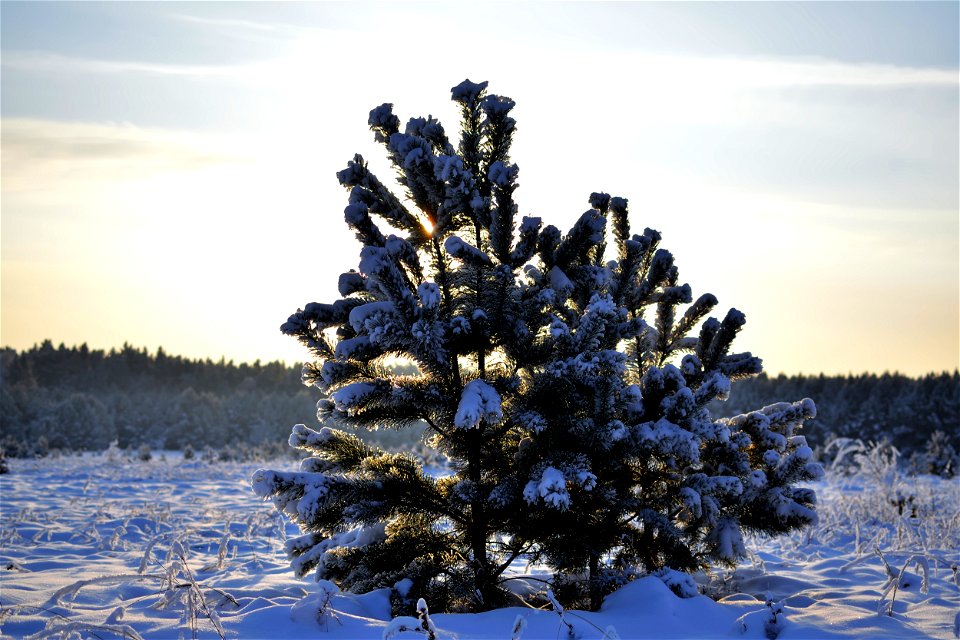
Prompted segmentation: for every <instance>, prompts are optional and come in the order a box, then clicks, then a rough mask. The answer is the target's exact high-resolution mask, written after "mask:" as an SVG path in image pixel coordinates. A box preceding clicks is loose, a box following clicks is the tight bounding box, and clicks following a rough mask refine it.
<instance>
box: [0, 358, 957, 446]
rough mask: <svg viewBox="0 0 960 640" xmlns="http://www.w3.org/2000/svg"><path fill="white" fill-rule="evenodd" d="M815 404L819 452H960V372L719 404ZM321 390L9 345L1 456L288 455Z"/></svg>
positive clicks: (184, 365)
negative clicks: (855, 446) (113, 448)
mask: <svg viewBox="0 0 960 640" xmlns="http://www.w3.org/2000/svg"><path fill="white" fill-rule="evenodd" d="M802 398H812V399H813V400H814V401H815V402H816V405H817V409H818V415H817V417H816V418H815V419H813V420H811V421H809V422H808V423H807V427H806V428H805V431H804V435H805V436H806V437H807V440H808V442H809V443H810V444H811V446H814V447H815V448H822V447H823V446H824V445H825V444H826V443H827V442H828V441H829V440H830V439H832V438H835V437H851V438H859V439H861V440H864V441H868V440H872V441H877V442H880V441H884V440H887V441H889V442H891V443H892V444H893V445H895V446H896V447H898V448H899V449H900V451H901V453H903V454H904V455H905V456H906V455H909V454H910V453H912V452H920V451H922V450H923V449H924V447H925V445H926V444H927V443H928V441H929V440H930V438H931V436H932V434H933V433H934V432H936V431H942V432H944V433H945V435H946V437H947V438H948V439H949V441H950V443H951V444H952V446H953V448H954V449H958V450H960V436H958V429H957V427H958V425H960V373H958V372H957V371H956V370H955V371H953V372H952V373H948V372H943V373H931V374H928V375H925V376H922V377H919V378H911V377H908V376H904V375H901V374H897V373H884V374H879V375H878V374H872V373H871V374H859V375H846V376H825V375H793V376H784V375H780V376H776V377H768V376H766V375H760V376H758V377H756V378H751V379H747V380H742V381H739V382H734V383H733V385H732V390H731V393H730V399H729V400H728V401H726V402H723V403H715V404H714V406H711V411H712V413H713V415H714V416H718V417H725V416H731V415H737V414H739V413H744V412H748V411H752V410H755V409H759V408H761V407H763V406H765V405H768V404H772V403H774V402H781V401H794V400H799V399H802ZM319 399H320V395H319V392H318V391H317V390H316V389H311V388H308V387H304V386H303V385H302V384H301V383H300V366H299V365H295V366H290V365H285V364H284V363H282V362H279V361H276V362H269V363H266V364H264V363H261V362H259V361H257V362H254V363H253V364H247V363H241V364H235V363H233V362H232V361H226V360H224V359H221V360H220V361H218V362H214V361H211V360H209V359H207V360H191V359H187V358H183V357H180V356H173V355H170V354H168V353H166V352H165V351H164V350H163V349H162V348H161V349H158V350H157V351H156V352H154V353H150V352H149V351H148V350H147V349H145V348H135V347H132V346H130V345H124V346H123V347H122V348H121V349H118V350H117V349H112V350H110V351H102V350H93V349H89V348H88V347H87V346H86V345H81V346H79V347H76V346H75V347H66V346H64V345H62V344H61V345H60V346H57V347H55V346H54V345H53V343H52V342H51V341H45V342H43V343H42V344H40V345H36V346H34V347H33V348H31V349H28V350H25V351H21V352H17V351H15V350H14V349H11V348H3V349H2V350H0V420H2V424H0V426H2V434H3V436H2V449H3V450H4V451H5V453H6V455H8V456H13V457H22V456H35V455H45V453H46V452H47V451H49V450H53V449H60V450H74V451H83V450H102V449H105V448H107V447H108V446H109V444H110V443H111V442H113V441H114V440H116V441H117V442H118V445H119V446H120V447H121V448H127V447H132V448H137V447H140V446H142V445H147V446H150V447H154V448H165V449H182V448H184V447H186V446H187V445H190V447H191V448H193V449H195V450H198V449H203V448H206V447H211V448H214V449H218V450H224V449H227V450H229V449H233V450H235V452H237V454H238V455H241V457H242V455H252V454H253V453H255V452H261V453H262V452H263V451H264V450H268V451H270V452H276V453H280V452H282V451H283V450H284V449H286V440H287V436H288V435H289V433H290V427H291V426H292V425H294V424H297V423H304V424H307V425H311V424H315V422H316V415H315V407H316V402H317V400H319ZM361 435H362V436H363V437H365V439H367V440H369V441H372V442H374V443H376V444H378V445H380V446H384V447H386V448H391V449H401V448H413V447H416V444H417V442H418V441H419V437H420V433H419V432H418V431H416V430H412V431H410V432H408V433H402V432H401V433H398V432H395V431H391V430H384V431H378V432H374V433H371V434H361Z"/></svg>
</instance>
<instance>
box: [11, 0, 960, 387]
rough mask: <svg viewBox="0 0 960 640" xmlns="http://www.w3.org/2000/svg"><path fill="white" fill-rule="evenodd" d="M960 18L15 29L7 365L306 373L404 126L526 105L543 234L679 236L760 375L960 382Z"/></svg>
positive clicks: (152, 17)
mask: <svg viewBox="0 0 960 640" xmlns="http://www.w3.org/2000/svg"><path fill="white" fill-rule="evenodd" d="M958 24H960V4H958V3H956V2H946V3H934V2H929V3H913V2H910V3H870V2H863V3H861V2H857V3H789V2H778V3H734V4H726V3H666V4H660V3H627V2H616V3H601V2H590V3H578V2H564V3H536V2H524V3H509V2H497V3H480V2H476V3H415V4H411V3H396V2H391V3H364V2H351V3H335V2H323V3H230V2H223V3H189V2H177V3H150V2H138V3H128V2H117V3H93V2H77V3H32V2H25V3H19V2H7V1H4V2H2V3H0V29H2V34H0V35H2V38H0V64H2V74H0V116H2V123H0V143H2V154H0V161H2V165H0V178H2V180H0V184H2V187H0V189H2V191H0V199H2V200H0V202H2V217H0V222H2V226H0V260H2V265H0V277H2V283H0V321H2V324H0V343H2V345H4V346H9V347H13V348H16V349H25V348H29V347H31V346H32V345H34V344H36V343H39V342H40V341H42V340H44V339H47V338H49V339H51V340H53V342H54V344H59V343H61V342H63V343H65V344H67V345H68V346H70V345H74V344H80V343H84V342H86V343H87V344H88V345H89V346H91V347H92V348H100V349H109V348H111V347H119V346H121V345H122V344H123V343H124V342H127V343H130V344H132V345H134V346H143V347H147V348H149V349H150V350H151V351H152V350H155V349H156V348H157V347H159V346H162V347H163V348H164V350H165V351H167V352H168V353H173V354H180V355H184V356H188V357H191V358H207V357H209V358H212V359H214V360H218V359H220V357H221V356H223V357H226V359H228V360H234V361H236V362H242V361H247V362H252V361H253V360H255V359H260V360H262V361H272V360H277V359H280V360H285V361H287V362H289V363H293V362H297V361H300V360H302V359H304V358H305V357H306V355H307V354H306V352H305V350H304V349H303V348H302V347H300V346H299V345H298V344H297V343H296V342H295V341H294V340H293V339H291V338H288V337H286V336H283V335H281V334H280V332H279V326H280V324H281V323H282V322H283V321H284V320H285V319H286V318H287V316H288V315H289V314H290V313H292V312H293V311H295V310H296V309H297V308H298V307H302V306H303V305H304V304H306V303H308V302H312V301H319V302H331V301H333V300H334V299H336V298H337V297H338V296H337V292H336V284H337V276H338V275H339V274H340V273H341V272H343V271H346V270H348V269H351V268H356V266H357V264H358V260H359V250H360V246H359V244H358V243H357V241H356V240H355V239H354V238H353V236H352V234H351V233H350V232H349V231H348V229H347V227H346V225H345V223H344V222H343V209H344V207H345V206H346V203H347V202H346V198H347V194H346V192H345V191H344V190H343V189H342V187H340V186H339V184H338V183H337V180H336V177H335V173H336V172H337V171H338V170H340V169H342V168H344V167H345V166H346V163H347V161H348V160H350V159H351V158H352V157H353V155H354V154H355V153H360V154H362V155H363V156H364V157H365V158H366V159H367V160H369V162H370V166H371V168H372V169H373V170H374V171H375V172H376V173H377V174H378V175H379V176H380V177H381V179H383V180H384V181H385V182H391V183H392V176H393V173H392V171H391V170H390V168H389V165H388V164H387V162H386V159H385V157H384V153H383V150H382V148H381V147H380V146H379V145H377V144H376V143H375V142H374V140H373V136H372V134H371V133H370V131H369V129H368V127H367V124H366V121H367V114H368V112H369V111H370V109H371V108H373V107H375V106H377V105H379V104H381V103H383V102H392V103H393V104H394V105H395V113H397V114H398V115H399V116H400V117H401V119H402V120H405V119H407V118H409V117H415V116H422V115H427V114H432V115H434V116H436V117H438V118H439V119H440V120H441V121H442V122H443V123H444V124H445V127H446V129H447V131H448V132H450V133H451V134H452V133H453V132H455V131H456V130H457V123H458V114H457V111H456V109H455V106H454V104H453V103H452V102H451V101H450V88H451V87H453V86H454V85H456V84H458V83H459V82H460V81H461V80H463V79H464V78H469V79H471V80H473V81H481V80H487V81H489V82H490V91H491V92H493V93H497V94H500V95H506V96H510V97H511V98H513V99H514V100H515V101H516V102H517V106H516V108H515V110H514V114H513V115H514V116H515V118H516V119H517V122H518V131H517V134H516V137H515V142H514V147H513V150H512V153H511V157H512V159H513V161H514V162H516V164H517V165H518V166H519V168H520V175H519V183H520V188H519V189H518V191H517V193H516V199H517V201H518V203H519V206H520V213H521V214H522V215H538V216H542V217H543V218H544V220H545V223H551V224H554V225H556V226H558V227H559V228H561V229H568V228H569V227H570V226H571V225H572V224H573V222H574V221H575V220H576V218H577V217H578V216H579V214H581V213H582V212H583V211H584V210H585V209H587V208H588V204H587V198H588V196H589V194H590V193H591V192H592V191H606V192H608V193H611V194H613V195H619V196H622V197H626V198H628V199H629V201H630V211H631V223H632V226H633V227H634V228H636V229H642V228H643V227H645V226H649V227H652V228H654V229H658V230H659V231H661V233H662V234H663V241H662V245H661V246H663V247H665V248H667V249H669V250H670V251H671V252H672V253H673V254H674V256H675V258H676V261H677V264H678V266H679V268H680V277H681V280H682V281H684V282H688V283H690V285H691V287H692V289H693V291H694V297H696V296H698V295H699V294H701V293H704V292H711V293H713V294H715V295H716V296H717V297H718V298H719V299H720V308H719V309H718V313H720V314H722V313H724V312H725V309H727V308H729V307H736V308H737V309H740V310H741V311H743V312H744V313H745V314H746V316H747V326H746V327H745V328H744V330H743V331H742V332H741V334H740V336H739V337H738V339H737V342H736V343H735V347H736V348H737V349H738V350H742V351H751V352H753V353H754V354H755V355H759V356H760V357H761V358H763V360H764V364H765V369H766V370H767V372H768V373H771V374H777V373H781V372H782V373H787V374H793V373H807V374H812V373H820V372H824V373H827V374H846V373H861V372H877V373H881V372H884V371H900V372H903V373H907V374H911V375H921V374H923V373H926V372H931V371H937V372H939V371H944V370H953V369H955V368H957V367H958V364H960V346H958V336H960V318H958V314H960V258H958V237H960V230H958V224H960V223H958V220H960V203H958V199H960V195H958V194H960V178H958V175H960V166H958V156H960V149H958V146H960V143H958V140H960V128H958V112H960V82H958V78H960V61H958V56H960V53H958V51H960V37H958Z"/></svg>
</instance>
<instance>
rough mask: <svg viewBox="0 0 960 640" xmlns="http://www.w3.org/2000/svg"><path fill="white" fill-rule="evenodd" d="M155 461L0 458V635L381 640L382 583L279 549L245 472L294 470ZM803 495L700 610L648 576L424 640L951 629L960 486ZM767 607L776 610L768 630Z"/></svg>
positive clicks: (868, 484)
mask: <svg viewBox="0 0 960 640" xmlns="http://www.w3.org/2000/svg"><path fill="white" fill-rule="evenodd" d="M167 455H168V459H167V460H153V461H150V462H141V461H130V460H127V459H125V458H118V457H115V456H114V457H113V459H108V458H106V457H105V456H86V457H65V458H58V459H43V460H29V461H28V460H12V461H11V473H10V474H8V475H3V476H0V503H2V509H0V516H2V519H0V560H2V571H0V606H2V612H0V628H2V635H3V637H4V638H49V637H52V638H102V639H107V638H138V637H142V638H193V637H200V638H217V637H220V635H221V634H222V635H223V636H225V637H227V638H245V639H246V638H270V639H277V640H279V639H281V638H380V637H383V635H384V632H385V630H387V629H388V625H389V623H390V607H389V602H388V598H387V595H386V591H380V592H374V593H370V594H366V595H363V596H353V595H345V594H335V595H332V596H331V595H329V594H328V593H327V592H326V591H323V590H321V589H319V588H318V586H317V585H316V584H315V583H312V582H311V581H309V580H300V579H296V578H294V577H293V574H292V572H291V570H290V569H289V566H288V564H287V560H286V558H285V556H284V553H283V550H282V545H283V536H284V535H293V534H294V533H296V531H295V529H294V528H292V527H291V526H290V525H288V524H285V523H283V522H282V521H281V520H280V519H279V518H278V517H277V515H276V514H275V512H274V510H273V507H272V505H270V504H264V503H261V502H259V501H258V500H257V499H256V497H255V496H254V495H253V493H252V492H251V491H250V488H249V479H250V476H251V475H252V473H253V471H254V470H255V469H256V468H257V467H259V466H265V467H269V468H274V469H278V468H282V466H283V465H286V466H289V467H293V466H295V462H293V461H281V462H272V463H269V464H260V465H257V464H238V463H217V464H214V465H210V464H207V463H203V462H193V461H190V462H187V461H183V460H180V459H178V458H176V457H174V456H173V455H170V454H167ZM887 471H889V470H887ZM818 491H819V493H820V500H821V507H820V510H821V523H820V525H819V526H818V527H817V528H816V529H814V530H812V531H808V532H803V533H801V534H798V535H794V536H791V537H786V538H780V539H775V540H754V541H752V544H751V549H752V555H751V557H750V558H749V559H748V561H747V562H745V563H744V564H742V565H741V566H740V567H738V568H737V570H736V571H732V572H731V571H720V572H717V573H716V574H714V575H712V576H697V581H698V583H699V585H700V589H701V591H704V592H706V593H709V594H711V595H713V596H714V598H718V600H714V599H711V598H709V597H707V596H704V595H697V596H694V597H690V598H680V597H678V596H676V595H674V593H673V592H672V591H671V590H670V589H669V588H668V586H667V585H666V584H665V583H664V581H662V580H661V579H659V578H657V577H652V576H648V577H644V578H640V579H638V580H636V581H634V582H632V583H630V584H629V585H627V586H626V587H624V588H623V589H621V590H620V591H618V592H617V593H615V594H613V595H611V596H609V597H608V599H607V601H606V602H605V604H604V607H603V609H602V610H601V611H600V612H597V613H590V612H578V611H568V612H565V613H563V615H562V616H561V615H560V614H559V613H558V612H556V611H553V610H551V609H550V608H549V607H548V608H546V609H544V610H535V609H528V608H512V609H504V610H499V611H493V612H490V613H485V614H474V615H467V614H457V615H452V614H451V615H439V614H438V615H434V616H433V622H434V624H435V625H436V627H437V629H438V638H462V639H468V638H469V639H472V638H503V639H505V640H506V639H508V638H511V637H514V638H519V637H522V638H523V639H525V640H532V639H534V638H544V639H547V638H549V639H559V638H567V637H570V635H571V634H572V636H573V637H576V638H583V639H590V638H595V639H599V638H604V637H606V638H621V639H623V640H626V639H628V638H741V637H742V638H766V637H773V636H775V635H778V637H779V638H782V639H784V640H789V639H790V638H926V637H933V638H951V637H954V636H955V634H956V633H957V631H956V625H957V615H958V611H960V578H958V575H957V565H958V564H960V557H958V548H960V515H958V510H960V485H958V483H957V482H956V481H955V480H954V481H945V480H941V479H938V478H929V477H925V478H899V477H895V476H894V475H892V474H890V473H887V474H886V475H877V476H876V477H874V478H873V479H870V478H869V477H865V476H860V477H857V478H853V479H850V480H846V481H843V482H841V481H840V480H837V479H836V478H834V479H833V480H832V481H830V482H827V483H823V484H820V485H819V486H818ZM900 498H902V500H900ZM898 500H899V501H900V503H901V505H900V506H898V505H897V504H896V503H897V502H898ZM901 508H902V511H903V513H902V515H901V514H900V513H899V511H900V510H901ZM877 549H879V550H880V551H881V552H882V557H881V555H879V554H878V553H877V552H876V550H877ZM885 563H887V564H888V565H889V567H890V571H891V572H892V573H893V574H896V575H895V576H894V577H892V578H889V577H888V571H887V569H886V568H885ZM768 599H769V600H772V601H773V608H777V609H779V610H781V611H782V613H779V614H778V615H777V620H776V623H775V624H771V617H772V614H771V607H770V606H768V605H767V604H766V600H768ZM323 604H326V606H325V607H322V605H323ZM321 609H322V611H321ZM410 615H415V612H413V611H411V612H410ZM521 618H522V620H523V623H521V624H519V626H518V620H519V619H521ZM515 627H516V630H515ZM521 627H522V628H521ZM395 637H397V638H417V637H420V638H423V637H424V636H423V635H422V634H418V633H415V632H411V631H403V632H398V633H396V634H395Z"/></svg>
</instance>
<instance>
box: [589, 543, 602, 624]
mask: <svg viewBox="0 0 960 640" xmlns="http://www.w3.org/2000/svg"><path fill="white" fill-rule="evenodd" d="M588 579H589V580H590V611H599V610H600V605H601V604H603V593H602V592H601V590H600V555H599V554H597V553H593V552H591V553H590V574H589V576H588Z"/></svg>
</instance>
